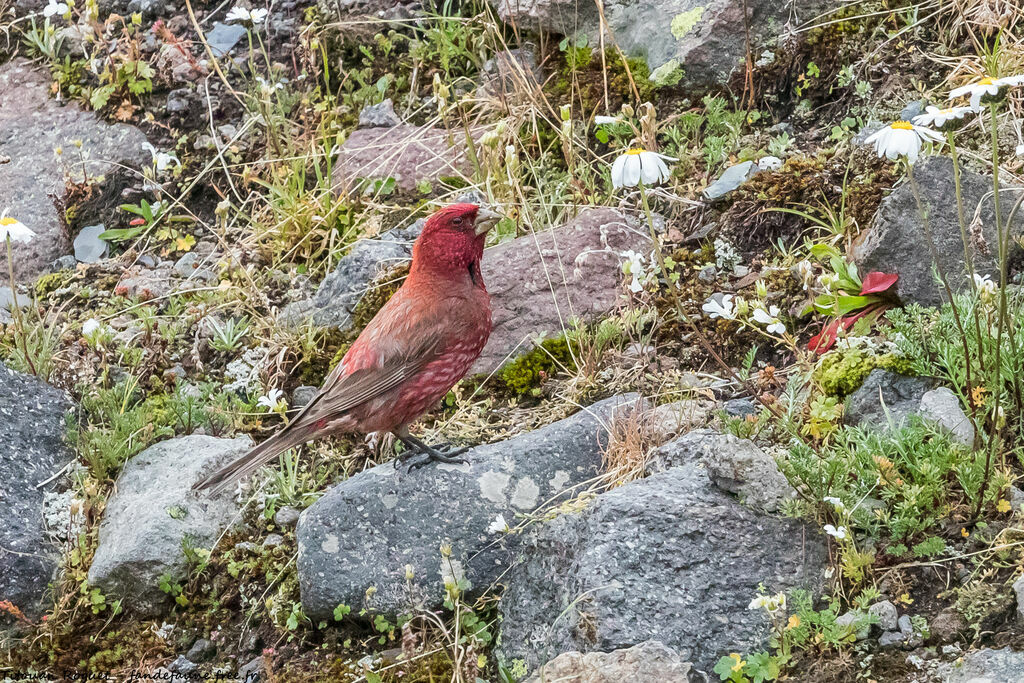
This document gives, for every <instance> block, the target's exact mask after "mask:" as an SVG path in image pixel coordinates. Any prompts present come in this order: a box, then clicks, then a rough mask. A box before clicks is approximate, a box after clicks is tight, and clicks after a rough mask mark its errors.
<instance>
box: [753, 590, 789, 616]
mask: <svg viewBox="0 0 1024 683" xmlns="http://www.w3.org/2000/svg"><path fill="white" fill-rule="evenodd" d="M747 609H764V610H767V611H769V612H773V613H774V612H778V611H779V610H784V609H786V594H785V593H778V594H776V595H759V596H757V597H756V598H754V599H753V600H751V601H750V604H749V605H747Z"/></svg>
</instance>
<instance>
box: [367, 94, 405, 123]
mask: <svg viewBox="0 0 1024 683" xmlns="http://www.w3.org/2000/svg"><path fill="white" fill-rule="evenodd" d="M400 123H402V119H400V118H398V114H396V113H395V104H394V102H392V101H391V98H390V97H389V98H387V99H386V100H384V101H383V102H381V103H380V104H370V105H367V106H365V107H363V109H362V111H360V112H359V127H360V128H393V127H395V126H397V125H399V124H400Z"/></svg>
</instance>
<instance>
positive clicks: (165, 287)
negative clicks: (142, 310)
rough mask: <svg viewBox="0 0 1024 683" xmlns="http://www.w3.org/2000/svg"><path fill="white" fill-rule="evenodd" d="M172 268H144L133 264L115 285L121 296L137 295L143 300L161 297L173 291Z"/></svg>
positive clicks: (116, 291)
mask: <svg viewBox="0 0 1024 683" xmlns="http://www.w3.org/2000/svg"><path fill="white" fill-rule="evenodd" d="M173 272H174V271H173V270H172V269H171V268H168V267H165V266H160V267H157V268H144V267H142V266H131V267H130V268H128V269H127V270H125V271H124V273H122V274H121V279H120V280H119V281H118V283H117V285H116V286H115V287H114V293H115V294H117V295H119V296H126V297H136V298H139V299H141V300H143V301H150V300H152V299H159V298H161V297H164V296H167V295H168V294H170V293H171V289H172V286H173V284H172V282H171V277H172V274H173Z"/></svg>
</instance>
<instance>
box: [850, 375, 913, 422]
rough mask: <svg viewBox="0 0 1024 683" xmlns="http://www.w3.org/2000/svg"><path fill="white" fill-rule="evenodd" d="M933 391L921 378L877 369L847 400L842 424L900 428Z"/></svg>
mask: <svg viewBox="0 0 1024 683" xmlns="http://www.w3.org/2000/svg"><path fill="white" fill-rule="evenodd" d="M931 388H932V381H931V380H929V379H926V378H924V377H906V376H905V375H900V374H897V373H895V372H889V371H888V370H882V369H880V368H876V369H875V370H872V371H871V373H870V374H869V375H868V376H867V379H865V380H864V384H862V385H861V387H860V388H859V389H857V391H855V392H853V393H852V394H850V396H849V397H848V398H847V399H846V410H845V411H844V412H843V422H845V423H846V424H848V425H859V426H864V427H872V428H875V429H886V428H888V427H889V425H890V424H892V425H896V426H898V425H900V424H902V423H903V422H904V421H905V420H906V419H907V416H908V415H911V414H915V413H917V412H918V410H919V408H920V406H921V397H922V396H924V395H925V393H927V392H928V391H929V390H930V389H931Z"/></svg>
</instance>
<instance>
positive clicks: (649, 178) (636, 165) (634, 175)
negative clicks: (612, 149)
mask: <svg viewBox="0 0 1024 683" xmlns="http://www.w3.org/2000/svg"><path fill="white" fill-rule="evenodd" d="M666 161H678V159H675V158H674V157H668V156H665V155H664V154H658V153H657V152H648V151H647V150H645V149H642V148H640V147H633V148H632V149H629V150H627V151H626V152H625V153H623V154H621V155H619V157H618V158H617V159H616V160H615V162H614V163H612V186H613V187H614V188H615V189H616V190H617V189H619V188H620V187H636V186H637V185H638V184H640V183H641V182H643V184H644V185H647V186H651V185H658V184H659V183H663V182H665V181H666V180H668V178H669V176H670V175H671V172H670V171H669V170H668V166H666V165H665V162H666Z"/></svg>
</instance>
